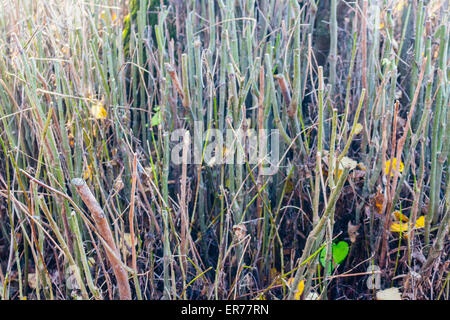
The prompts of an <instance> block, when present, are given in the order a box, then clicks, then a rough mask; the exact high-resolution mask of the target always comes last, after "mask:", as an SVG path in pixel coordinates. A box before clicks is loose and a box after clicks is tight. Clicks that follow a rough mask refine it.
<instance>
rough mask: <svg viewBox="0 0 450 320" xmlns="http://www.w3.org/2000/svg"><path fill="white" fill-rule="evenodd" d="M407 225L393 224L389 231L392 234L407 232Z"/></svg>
mask: <svg viewBox="0 0 450 320" xmlns="http://www.w3.org/2000/svg"><path fill="white" fill-rule="evenodd" d="M408 229H409V228H408V224H407V223H401V222H400V223H397V222H395V223H393V224H391V231H392V232H406V231H408Z"/></svg>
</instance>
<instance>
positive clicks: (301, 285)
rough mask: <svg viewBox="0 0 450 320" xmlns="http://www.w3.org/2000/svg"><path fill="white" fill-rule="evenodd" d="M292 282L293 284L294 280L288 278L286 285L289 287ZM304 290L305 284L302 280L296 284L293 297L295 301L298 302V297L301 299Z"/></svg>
mask: <svg viewBox="0 0 450 320" xmlns="http://www.w3.org/2000/svg"><path fill="white" fill-rule="evenodd" d="M293 282H294V278H290V279H289V280H288V282H287V283H288V285H289V286H290V285H292V283H293ZM304 289H305V282H304V280H302V281H300V282H299V283H298V287H297V291H296V292H295V296H294V298H295V300H300V297H301V295H302V293H303V290H304Z"/></svg>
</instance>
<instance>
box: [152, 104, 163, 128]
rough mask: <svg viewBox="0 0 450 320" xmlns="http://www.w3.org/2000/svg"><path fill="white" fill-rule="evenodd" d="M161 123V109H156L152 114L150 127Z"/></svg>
mask: <svg viewBox="0 0 450 320" xmlns="http://www.w3.org/2000/svg"><path fill="white" fill-rule="evenodd" d="M160 123H161V111H160V110H159V108H158V111H156V113H155V114H154V115H153V116H152V127H154V126H157V125H159V124H160Z"/></svg>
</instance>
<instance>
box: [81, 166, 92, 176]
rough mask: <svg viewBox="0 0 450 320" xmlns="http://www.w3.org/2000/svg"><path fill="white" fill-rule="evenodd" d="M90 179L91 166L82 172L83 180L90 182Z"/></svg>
mask: <svg viewBox="0 0 450 320" xmlns="http://www.w3.org/2000/svg"><path fill="white" fill-rule="evenodd" d="M91 178H92V164H90V165H88V166H86V168H85V169H84V170H83V179H84V180H90V179H91Z"/></svg>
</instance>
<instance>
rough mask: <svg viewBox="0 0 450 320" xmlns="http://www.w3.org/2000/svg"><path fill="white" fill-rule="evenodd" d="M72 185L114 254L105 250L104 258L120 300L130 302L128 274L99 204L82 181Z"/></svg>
mask: <svg viewBox="0 0 450 320" xmlns="http://www.w3.org/2000/svg"><path fill="white" fill-rule="evenodd" d="M72 184H73V185H74V186H75V188H76V189H77V192H78V194H79V195H80V197H81V199H82V200H83V202H84V203H85V204H86V206H87V207H88V209H89V211H90V212H91V214H92V218H93V219H94V221H95V225H96V227H97V230H98V232H99V233H100V235H101V236H102V237H103V238H104V240H105V241H106V243H107V244H108V246H109V247H110V248H111V249H112V251H113V252H114V253H115V254H114V253H113V252H110V251H109V250H105V251H106V256H107V257H108V260H109V262H110V263H111V266H112V268H113V271H114V274H115V276H116V278H117V285H118V287H119V295H120V299H121V300H131V290H130V284H129V283H128V273H127V271H126V270H124V268H122V266H121V265H122V261H121V260H120V258H119V250H117V247H116V244H115V243H114V239H113V236H112V233H111V229H110V227H109V224H108V220H106V216H105V213H104V211H103V209H102V208H101V207H100V205H99V203H98V202H97V200H96V199H95V197H94V195H93V194H92V192H91V190H90V189H89V187H88V186H87V184H86V182H85V181H84V180H83V179H80V178H75V179H73V180H72Z"/></svg>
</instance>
